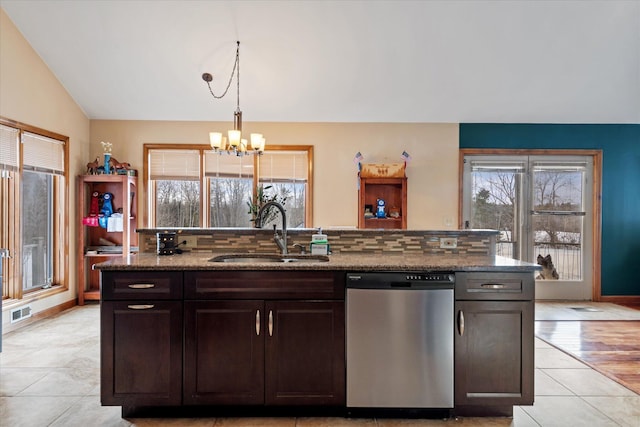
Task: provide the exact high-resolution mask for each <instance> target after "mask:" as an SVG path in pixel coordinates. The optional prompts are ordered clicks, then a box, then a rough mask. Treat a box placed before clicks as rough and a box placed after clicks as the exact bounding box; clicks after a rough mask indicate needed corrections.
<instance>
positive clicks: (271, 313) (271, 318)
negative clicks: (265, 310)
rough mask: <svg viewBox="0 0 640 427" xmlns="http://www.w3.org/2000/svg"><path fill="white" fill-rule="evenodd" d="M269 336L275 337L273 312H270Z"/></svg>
mask: <svg viewBox="0 0 640 427" xmlns="http://www.w3.org/2000/svg"><path fill="white" fill-rule="evenodd" d="M269 336H270V337H272V336H273V311H271V310H269Z"/></svg>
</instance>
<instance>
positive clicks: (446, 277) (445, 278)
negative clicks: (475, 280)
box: [407, 273, 456, 283]
mask: <svg viewBox="0 0 640 427" xmlns="http://www.w3.org/2000/svg"><path fill="white" fill-rule="evenodd" d="M407 280H409V281H418V282H419V281H425V282H445V283H447V282H449V283H453V282H455V280H456V279H455V276H454V275H453V273H419V274H407Z"/></svg>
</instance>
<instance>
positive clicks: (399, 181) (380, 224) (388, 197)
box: [358, 177, 407, 229]
mask: <svg viewBox="0 0 640 427" xmlns="http://www.w3.org/2000/svg"><path fill="white" fill-rule="evenodd" d="M378 199H383V200H384V201H385V205H386V212H387V215H388V213H389V210H390V209H391V208H397V209H398V210H399V211H400V216H399V217H398V218H391V217H389V216H387V217H386V218H365V216H364V212H365V206H367V205H371V208H372V213H374V214H375V212H376V204H377V201H378ZM358 228H384V229H406V228H407V178H406V177H404V178H360V190H359V194H358Z"/></svg>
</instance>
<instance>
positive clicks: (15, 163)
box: [0, 120, 68, 299]
mask: <svg viewBox="0 0 640 427" xmlns="http://www.w3.org/2000/svg"><path fill="white" fill-rule="evenodd" d="M1 123H2V124H0V144H1V145H0V171H1V173H2V175H1V176H2V178H1V180H0V210H1V215H0V217H1V221H0V231H2V237H1V238H0V247H1V248H2V251H1V252H0V253H1V254H2V255H3V258H2V263H3V265H2V270H1V271H2V291H3V292H2V293H3V298H13V299H21V298H23V297H24V296H25V295H27V294H28V293H30V292H33V291H38V290H42V289H48V288H51V287H53V286H55V285H62V287H66V285H67V283H66V277H67V274H66V271H67V265H66V261H65V260H66V259H67V258H68V253H66V252H65V251H67V248H68V238H67V235H68V232H67V230H66V223H65V218H67V217H68V207H67V202H66V200H67V192H68V188H67V169H66V165H67V161H66V159H67V152H66V149H67V146H68V138H66V137H63V136H60V135H56V134H52V133H51V132H47V131H44V130H41V129H36V128H33V127H31V126H27V125H21V124H17V123H14V122H9V121H6V120H1ZM56 288H57V287H56Z"/></svg>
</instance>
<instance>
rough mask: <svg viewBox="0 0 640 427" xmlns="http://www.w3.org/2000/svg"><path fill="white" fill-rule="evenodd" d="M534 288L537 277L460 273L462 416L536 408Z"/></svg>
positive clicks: (458, 398) (458, 384)
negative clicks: (524, 406) (516, 408)
mask: <svg viewBox="0 0 640 427" xmlns="http://www.w3.org/2000/svg"><path fill="white" fill-rule="evenodd" d="M533 287H534V279H533V273H480V272H479V273H466V272H465V273H458V274H456V302H455V313H456V319H455V320H456V333H455V406H456V410H457V411H458V412H460V413H465V412H467V413H474V412H476V413H478V412H490V411H492V410H498V411H501V410H504V411H502V412H507V413H508V412H509V411H512V406H513V405H531V404H533V397H534V389H533V386H534V383H533V378H534V360H533V355H534V330H533V326H534V302H533V292H534V291H533V289H534V288H533Z"/></svg>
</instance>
